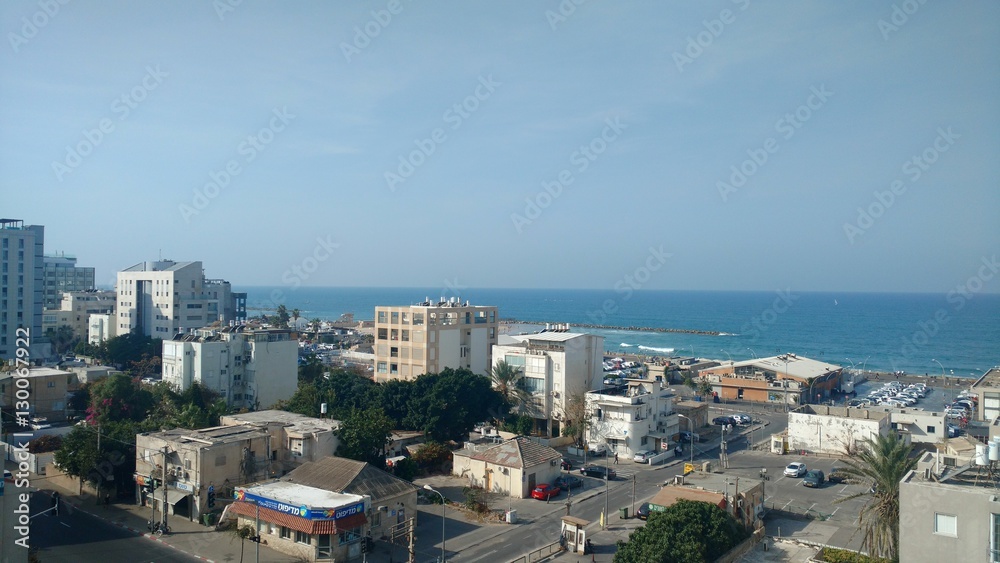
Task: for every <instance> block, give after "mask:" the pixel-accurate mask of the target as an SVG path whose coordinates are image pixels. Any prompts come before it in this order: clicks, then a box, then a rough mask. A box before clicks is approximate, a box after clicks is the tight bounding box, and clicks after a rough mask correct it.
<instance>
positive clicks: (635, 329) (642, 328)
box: [500, 319, 730, 336]
mask: <svg viewBox="0 0 1000 563" xmlns="http://www.w3.org/2000/svg"><path fill="white" fill-rule="evenodd" d="M500 324H506V325H514V324H524V325H546V324H548V325H558V324H565V323H554V322H549V321H525V320H521V319H500ZM570 326H571V327H574V328H596V329H600V330H629V331H633V332H673V333H679V334H698V335H702V336H730V334H729V333H727V332H719V331H715V330H696V329H693V328H659V327H650V326H618V325H601V324H589V323H570Z"/></svg>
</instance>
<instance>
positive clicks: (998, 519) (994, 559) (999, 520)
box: [990, 514, 1000, 563]
mask: <svg viewBox="0 0 1000 563" xmlns="http://www.w3.org/2000/svg"><path fill="white" fill-rule="evenodd" d="M990 518H991V519H992V520H993V522H992V523H993V525H992V526H991V529H990V563H1000V514H992V515H990Z"/></svg>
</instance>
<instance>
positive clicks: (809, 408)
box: [0, 219, 1000, 562]
mask: <svg viewBox="0 0 1000 563" xmlns="http://www.w3.org/2000/svg"><path fill="white" fill-rule="evenodd" d="M44 236H45V228H44V227H43V226H41V225H28V224H25V222H24V221H22V220H19V219H2V220H0V248H2V249H3V253H4V257H3V264H4V267H5V270H6V269H7V265H8V264H11V265H13V264H16V265H17V269H18V271H19V272H24V274H25V275H18V276H17V277H15V276H8V275H5V276H4V277H3V281H4V285H3V288H2V292H3V295H4V296H11V297H13V296H15V295H16V296H18V305H17V306H14V305H13V302H14V300H13V299H12V298H9V299H4V301H3V302H2V303H3V307H2V309H0V315H4V316H8V315H10V316H12V315H13V314H16V315H17V325H16V328H13V329H11V328H8V327H10V326H14V325H13V324H7V323H5V324H3V325H0V327H2V329H3V330H2V331H0V346H4V347H3V348H2V349H0V354H2V355H3V356H4V357H5V358H8V359H9V360H8V361H7V362H6V363H5V365H4V369H3V372H2V374H0V409H2V410H0V412H2V414H3V437H4V440H3V442H4V448H5V452H6V456H5V478H4V487H5V489H6V494H4V496H3V499H2V500H3V509H4V512H3V518H4V520H3V521H4V522H8V523H10V522H15V523H18V524H25V522H24V518H23V517H22V515H24V516H27V523H26V525H11V526H7V527H5V528H4V536H3V542H4V546H5V547H4V553H5V556H7V555H9V554H10V553H13V552H14V551H15V550H14V549H12V548H11V547H9V546H14V545H19V546H20V545H23V546H24V547H25V548H27V549H24V550H23V551H24V556H25V557H26V558H30V560H38V561H100V560H107V558H108V557H109V556H113V557H114V560H140V559H137V558H135V557H136V556H135V555H132V554H136V553H142V556H141V558H142V559H141V560H151V561H153V560H155V561H188V560H191V559H192V558H198V559H202V560H210V561H231V560H234V559H235V558H236V557H240V558H241V559H243V558H245V557H248V555H247V554H248V553H249V552H251V551H252V552H253V557H254V560H257V561H328V560H332V561H345V560H362V559H363V560H365V561H368V560H371V561H448V560H451V561H468V562H473V561H512V562H515V561H525V562H528V561H547V560H555V561H558V560H577V559H578V558H579V557H590V560H591V561H644V560H646V559H644V556H642V555H640V554H641V553H642V552H643V550H645V549H648V547H646V544H648V543H649V542H653V541H655V540H654V539H653V536H650V535H649V534H656V535H658V536H661V535H663V534H667V535H668V536H669V537H670V538H671V540H670V546H671V547H670V548H669V549H671V550H673V549H678V550H686V549H696V550H699V552H702V553H705V554H707V555H706V560H709V561H712V560H720V561H747V562H749V561H770V560H779V559H774V558H775V557H778V558H780V560H792V561H798V560H805V559H808V558H811V557H823V556H824V555H823V554H824V553H825V554H826V557H836V556H837V555H834V554H836V553H843V552H857V553H869V554H872V555H873V557H872V559H871V560H872V561H881V560H883V559H879V558H877V557H875V555H876V554H880V555H879V556H888V557H889V558H893V557H896V558H898V559H899V560H902V561H917V560H922V558H923V554H925V553H927V552H931V551H937V550H947V551H948V552H950V553H952V554H954V555H955V556H956V557H959V558H960V559H961V560H968V561H972V560H976V558H977V555H976V554H977V553H978V550H979V547H977V546H978V545H984V544H990V542H992V541H993V538H994V534H995V533H996V529H997V528H996V526H994V523H995V521H996V520H995V519H996V517H995V516H994V517H993V518H994V519H993V520H991V519H990V517H989V515H990V514H991V511H992V510H993V509H992V508H991V506H992V499H993V498H994V496H995V492H996V490H997V487H998V486H1000V476H998V475H997V474H996V473H995V470H996V469H997V464H998V462H1000V430H998V429H997V427H996V425H995V424H993V421H995V420H996V419H997V417H998V415H1000V399H998V397H1000V368H992V369H989V370H986V371H985V372H984V373H982V374H979V376H978V377H977V378H975V379H972V378H967V377H966V378H963V377H955V376H954V375H950V374H948V373H946V372H945V369H944V366H943V365H942V366H941V374H940V375H929V376H915V375H911V374H907V373H905V372H901V371H896V372H892V373H887V372H878V371H876V370H871V369H867V363H868V358H865V359H863V360H862V361H858V362H853V361H851V360H850V359H849V358H848V362H849V365H848V366H844V365H840V364H833V363H827V362H824V361H820V360H818V359H815V358H809V357H805V356H801V355H799V354H796V353H794V352H786V353H782V354H778V355H775V356H771V357H757V356H756V354H752V357H751V358H749V359H744V360H739V361H736V360H733V358H732V357H731V356H729V354H728V353H727V352H725V350H723V351H722V352H724V353H726V355H727V356H729V357H728V358H718V357H701V356H685V355H676V354H670V353H661V354H650V355H634V354H633V355H629V354H616V353H615V352H614V351H613V350H610V349H609V348H610V347H609V346H608V345H607V344H606V343H605V341H604V338H603V337H602V336H598V335H595V334H592V333H588V332H587V329H586V328H584V327H576V326H573V325H570V324H568V323H559V322H549V323H535V324H534V325H532V324H531V323H530V322H529V321H525V320H513V319H505V318H504V317H503V316H502V311H500V310H499V308H498V307H497V306H494V305H487V304H472V303H469V302H468V301H464V302H463V301H460V300H459V299H458V298H456V297H450V298H445V297H441V298H435V299H430V298H427V297H425V298H424V299H423V300H420V301H418V300H416V299H415V300H414V301H413V302H412V303H409V304H401V303H387V304H385V305H384V306H376V307H375V310H374V311H372V314H371V318H365V319H362V318H355V315H354V314H343V315H341V316H340V318H337V319H319V318H312V319H308V318H306V317H304V316H303V315H302V314H301V311H300V310H299V309H297V308H296V309H291V310H289V309H288V308H287V307H286V306H285V305H284V304H281V305H278V306H277V307H275V308H273V310H269V311H265V312H260V313H259V314H256V315H250V314H248V311H247V294H246V293H243V292H238V291H234V290H233V288H232V285H231V283H230V282H229V281H226V280H222V279H213V278H209V277H207V276H206V274H205V272H206V271H207V270H208V268H206V267H205V265H203V263H202V262H200V261H191V262H177V261H173V260H164V259H160V260H153V261H145V262H139V263H136V264H134V265H132V266H129V267H126V268H123V269H121V270H120V271H118V272H117V274H116V282H115V286H114V288H113V289H107V290H102V289H98V288H97V287H96V286H95V271H94V268H92V267H87V266H82V265H77V260H76V258H75V257H73V256H71V255H67V254H65V253H59V254H47V253H45V241H44ZM11 269H13V268H11ZM418 299H419V298H418ZM22 302H23V303H24V304H23V305H22V304H21V303H22ZM8 318H9V317H8ZM524 328H529V329H531V330H521V329H524ZM601 328H605V329H609V328H614V327H610V326H603V325H602V327H601ZM631 328H632V329H636V328H641V327H631ZM670 331H682V332H683V331H684V329H671V330H670ZM697 332H699V333H702V334H703V335H704V336H708V337H711V336H718V334H717V333H715V332H713V331H697ZM665 352H666V351H665ZM751 352H753V351H752V350H751ZM934 361H935V362H936V360H934ZM24 493H28V494H27V495H24ZM19 499H23V500H19ZM888 505H892V506H894V507H896V510H897V511H898V519H897V520H894V521H886V520H884V519H883V520H880V519H878V518H874V517H872V516H867V517H866V516H865V515H866V514H867V515H871V514H873V511H880V510H885V509H886V508H885V507H886V506H888ZM930 506H933V511H930V510H928V508H929V507H930ZM660 513H662V514H660ZM945 515H947V516H945ZM36 517H38V518H36ZM667 522H670V523H669V524H667ZM958 522H963V527H962V530H963V532H962V535H961V538H958V537H957V535H956V534H955V533H954V530H956V529H957V528H956V526H957V525H958V524H957V523H958ZM709 523H711V524H709ZM704 525H711V526H715V527H717V528H716V529H717V531H716V532H713V535H712V536H711V539H710V540H707V541H706V539H702V538H699V537H698V535H697V534H694V535H692V532H691V531H690V530H691V529H692V528H689V526H704ZM948 526H951V528H947V527H948ZM930 527H933V529H950V530H952V532H951V537H953V538H954V541H951V542H949V541H947V540H946V539H942V538H939V537H936V536H935V537H934V538H930V537H928V536H927V534H926V532H925V530H926V529H928V528H930ZM654 530H655V531H654ZM887 532H888V533H891V534H893V535H894V536H895V537H885V536H883V535H882V534H884V533H887ZM29 540H30V541H29ZM896 550H898V551H896ZM668 557H672V558H668V559H667V560H683V559H684V558H685V556H681V555H672V556H668ZM825 560H831V559H825Z"/></svg>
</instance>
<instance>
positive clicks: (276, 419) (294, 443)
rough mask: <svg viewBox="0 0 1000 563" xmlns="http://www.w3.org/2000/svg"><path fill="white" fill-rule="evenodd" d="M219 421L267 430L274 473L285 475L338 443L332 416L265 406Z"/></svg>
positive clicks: (333, 449) (330, 452)
mask: <svg viewBox="0 0 1000 563" xmlns="http://www.w3.org/2000/svg"><path fill="white" fill-rule="evenodd" d="M220 423H221V424H222V425H223V426H250V427H255V428H260V429H262V430H266V431H267V432H268V433H269V434H270V435H271V448H272V450H276V452H277V453H276V454H275V455H274V456H272V457H273V458H274V459H273V463H272V471H273V472H274V473H275V474H277V475H284V474H285V473H287V472H289V471H291V470H292V469H295V468H296V467H298V466H300V465H302V464H303V463H308V462H310V461H319V460H321V459H323V458H325V457H327V456H332V455H334V454H336V453H337V447H338V446H339V445H340V440H339V439H338V438H337V435H336V431H337V429H338V428H340V421H339V420H334V419H332V418H313V417H310V416H304V415H301V414H298V413H293V412H287V411H281V410H266V411H257V412H248V413H240V414H229V415H225V416H223V417H222V418H221V419H220Z"/></svg>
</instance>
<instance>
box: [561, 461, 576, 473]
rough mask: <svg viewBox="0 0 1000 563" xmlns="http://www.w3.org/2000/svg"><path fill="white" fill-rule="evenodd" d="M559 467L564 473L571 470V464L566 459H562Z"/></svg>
mask: <svg viewBox="0 0 1000 563" xmlns="http://www.w3.org/2000/svg"><path fill="white" fill-rule="evenodd" d="M559 467H562V468H563V470H564V471H569V470H570V469H573V462H572V461H570V460H568V459H563V460H562V461H560V462H559Z"/></svg>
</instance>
